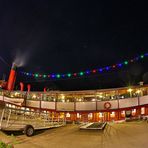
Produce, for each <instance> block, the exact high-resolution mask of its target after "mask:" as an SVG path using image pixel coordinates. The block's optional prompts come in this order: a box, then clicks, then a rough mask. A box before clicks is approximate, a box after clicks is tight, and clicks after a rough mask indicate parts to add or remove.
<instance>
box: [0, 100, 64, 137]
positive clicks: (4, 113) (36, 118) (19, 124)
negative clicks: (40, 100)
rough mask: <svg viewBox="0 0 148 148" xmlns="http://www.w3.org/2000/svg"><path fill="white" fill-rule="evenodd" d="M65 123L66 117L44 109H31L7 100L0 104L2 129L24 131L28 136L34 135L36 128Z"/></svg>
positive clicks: (51, 126)
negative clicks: (52, 114) (50, 113)
mask: <svg viewBox="0 0 148 148" xmlns="http://www.w3.org/2000/svg"><path fill="white" fill-rule="evenodd" d="M65 125H66V121H65V118H60V117H54V116H52V117H51V116H49V114H48V113H47V112H44V111H40V110H36V111H31V110H27V108H25V107H24V108H22V107H21V108H20V107H18V106H16V105H10V104H9V103H5V102H4V103H3V104H2V103H1V104H0V130H1V131H22V132H23V133H24V134H26V135H27V136H33V135H34V133H35V131H36V130H43V129H50V128H57V127H61V126H65Z"/></svg>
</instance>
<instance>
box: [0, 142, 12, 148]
mask: <svg viewBox="0 0 148 148" xmlns="http://www.w3.org/2000/svg"><path fill="white" fill-rule="evenodd" d="M0 148H13V146H12V145H11V144H6V143H4V142H2V141H0Z"/></svg>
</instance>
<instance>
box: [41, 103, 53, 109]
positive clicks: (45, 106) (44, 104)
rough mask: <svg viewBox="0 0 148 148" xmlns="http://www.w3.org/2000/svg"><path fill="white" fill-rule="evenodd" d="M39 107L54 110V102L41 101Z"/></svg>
mask: <svg viewBox="0 0 148 148" xmlns="http://www.w3.org/2000/svg"><path fill="white" fill-rule="evenodd" d="M41 107H42V108H46V109H52V110H54V109H55V102H48V101H42V103H41Z"/></svg>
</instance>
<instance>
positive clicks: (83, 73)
mask: <svg viewBox="0 0 148 148" xmlns="http://www.w3.org/2000/svg"><path fill="white" fill-rule="evenodd" d="M146 56H148V53H145V54H142V55H139V56H137V57H134V58H132V59H130V60H125V61H123V62H121V63H117V64H113V65H110V66H105V67H102V68H99V69H98V68H96V69H91V70H86V71H80V72H77V73H64V74H40V73H30V72H20V73H21V74H23V75H26V76H29V77H34V78H49V79H60V78H72V77H73V78H74V77H82V76H87V75H91V74H97V73H102V72H105V71H106V72H107V71H110V70H114V69H116V68H121V67H123V66H126V65H128V64H130V63H133V62H136V61H139V60H142V59H143V58H144V57H146Z"/></svg>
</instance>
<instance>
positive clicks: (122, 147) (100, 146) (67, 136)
mask: <svg viewBox="0 0 148 148" xmlns="http://www.w3.org/2000/svg"><path fill="white" fill-rule="evenodd" d="M1 137H4V136H2V135H1V133H0V139H1ZM147 137H148V123H146V122H143V121H141V122H130V123H122V124H121V123H120V124H110V125H109V126H108V127H107V128H106V129H105V130H104V132H101V131H82V130H79V127H78V126H77V125H67V126H66V127H61V128H57V129H50V130H47V131H44V132H41V133H38V134H36V135H35V136H33V137H26V136H25V135H19V136H16V139H15V138H13V141H15V142H16V141H17V142H16V144H15V148H27V147H28V148H147V147H148V138H147ZM6 139H7V140H8V141H9V140H11V139H12V138H11V137H9V138H6Z"/></svg>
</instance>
